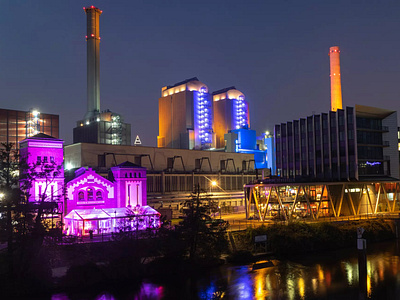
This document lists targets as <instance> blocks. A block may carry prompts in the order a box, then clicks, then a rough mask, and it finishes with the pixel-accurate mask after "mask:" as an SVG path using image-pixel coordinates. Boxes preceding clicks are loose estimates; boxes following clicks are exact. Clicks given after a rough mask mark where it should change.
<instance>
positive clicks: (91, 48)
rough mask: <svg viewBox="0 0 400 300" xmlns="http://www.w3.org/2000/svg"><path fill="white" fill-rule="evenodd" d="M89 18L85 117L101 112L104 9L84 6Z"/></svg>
mask: <svg viewBox="0 0 400 300" xmlns="http://www.w3.org/2000/svg"><path fill="white" fill-rule="evenodd" d="M83 9H84V10H85V13H86V18H87V35H86V42H87V112H86V114H85V119H88V118H91V117H93V116H95V115H96V114H98V113H99V112H100V28H99V23H100V22H99V19H100V15H101V13H102V11H101V10H100V9H98V8H97V7H94V6H90V7H84V8H83Z"/></svg>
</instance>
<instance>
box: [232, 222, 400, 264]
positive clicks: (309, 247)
mask: <svg viewBox="0 0 400 300" xmlns="http://www.w3.org/2000/svg"><path fill="white" fill-rule="evenodd" d="M358 227H363V228H364V229H365V233H364V238H365V239H366V240H367V243H376V242H381V241H386V240H390V239H394V238H395V234H396V231H395V221H385V220H383V219H374V220H360V221H346V222H335V223H328V222H322V223H303V222H290V223H288V224H280V223H279V224H278V223H277V224H273V225H269V226H260V227H257V228H248V229H247V230H245V231H241V232H234V233H232V239H231V241H232V240H233V243H234V244H235V248H236V249H237V251H241V252H243V253H244V252H253V250H254V247H255V237H256V236H260V235H266V236H267V250H268V251H270V252H273V253H274V254H275V255H277V256H282V257H286V256H293V255H302V254H306V253H313V252H321V251H326V250H336V249H340V248H347V247H354V245H356V241H357V228H358Z"/></svg>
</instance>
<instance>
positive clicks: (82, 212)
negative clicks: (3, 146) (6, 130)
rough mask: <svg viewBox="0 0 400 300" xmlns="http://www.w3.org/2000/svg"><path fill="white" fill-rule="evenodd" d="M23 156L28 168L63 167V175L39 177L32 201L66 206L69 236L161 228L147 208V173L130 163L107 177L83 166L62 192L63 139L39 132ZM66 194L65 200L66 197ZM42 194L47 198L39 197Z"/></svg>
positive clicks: (23, 144)
mask: <svg viewBox="0 0 400 300" xmlns="http://www.w3.org/2000/svg"><path fill="white" fill-rule="evenodd" d="M20 148H21V156H22V157H26V158H27V161H28V164H29V165H30V166H35V168H37V169H39V168H46V167H48V166H51V165H52V164H54V165H55V166H58V165H59V166H61V170H60V173H59V174H58V175H57V176H54V178H52V179H51V180H49V178H47V179H46V178H36V179H34V183H33V186H32V189H31V193H30V194H31V196H30V197H29V201H30V202H38V201H39V200H40V199H44V201H46V202H52V201H53V202H55V201H57V202H59V201H61V202H64V206H63V207H64V213H65V217H64V230H65V233H66V234H72V235H88V234H89V233H91V232H92V233H93V234H101V233H110V232H115V231H121V230H122V231H126V230H143V229H146V228H157V227H159V226H160V214H159V213H158V212H157V211H156V210H154V209H153V208H151V207H149V206H147V190H146V169H145V168H142V167H139V166H137V165H135V164H133V163H131V162H128V161H127V162H124V163H122V164H119V165H117V166H115V167H112V168H111V171H110V175H109V178H108V179H106V178H104V177H102V176H100V175H98V174H96V173H95V172H94V171H93V170H92V169H90V168H88V169H86V168H80V169H78V170H77V171H76V172H75V178H74V179H72V180H70V181H69V182H67V183H66V185H65V189H64V182H65V179H64V168H63V156H64V151H63V141H62V140H59V139H55V138H53V137H50V136H47V135H45V134H38V135H36V136H33V137H30V138H28V139H26V140H24V141H22V142H21V143H20ZM64 190H65V198H64V197H63V196H64ZM41 195H46V196H45V197H44V198H40V196H41Z"/></svg>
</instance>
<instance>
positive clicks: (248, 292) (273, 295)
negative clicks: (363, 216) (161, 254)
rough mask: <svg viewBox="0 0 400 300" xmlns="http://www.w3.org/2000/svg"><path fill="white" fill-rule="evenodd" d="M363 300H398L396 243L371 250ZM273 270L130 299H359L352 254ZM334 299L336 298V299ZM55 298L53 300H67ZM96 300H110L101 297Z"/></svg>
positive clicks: (227, 274)
mask: <svg viewBox="0 0 400 300" xmlns="http://www.w3.org/2000/svg"><path fill="white" fill-rule="evenodd" d="M367 259H368V261H367V274H366V277H364V278H365V280H366V281H365V285H366V291H365V296H366V297H368V298H376V299H396V298H400V259H399V247H398V245H397V242H389V243H381V244H379V245H374V246H370V247H369V249H368V255H367ZM273 262H274V265H275V266H274V267H269V268H264V269H260V270H257V271H251V265H246V266H239V267H226V266H223V267H221V268H219V269H218V270H215V271H213V272H212V273H211V274H208V275H204V276H202V277H199V278H195V279H187V280H186V279H185V280H183V282H182V283H179V285H178V286H180V287H181V288H179V289H178V290H179V291H175V290H176V289H177V288H176V287H177V285H176V282H175V283H174V284H169V283H164V284H153V283H149V282H144V283H143V284H142V286H141V288H140V290H139V291H138V292H136V293H135V294H134V295H133V296H132V298H129V299H135V300H136V299H155V300H158V299H163V298H164V297H165V298H168V299H194V297H197V298H198V299H241V300H242V299H243V300H244V299H314V298H326V297H328V296H329V298H331V299H342V297H344V298H346V299H349V298H355V299H357V298H358V297H359V293H360V291H359V273H358V257H357V251H356V250H355V249H350V250H342V251H337V252H329V253H326V254H322V255H313V256H309V257H305V258H302V259H298V260H296V261H293V260H288V261H278V260H274V261H273ZM335 297H336V298H335ZM67 299H69V298H68V297H66V296H65V295H55V296H53V298H52V300H67ZM93 299H95V300H114V299H116V298H114V297H113V296H112V295H110V294H102V295H99V296H98V297H97V298H93Z"/></svg>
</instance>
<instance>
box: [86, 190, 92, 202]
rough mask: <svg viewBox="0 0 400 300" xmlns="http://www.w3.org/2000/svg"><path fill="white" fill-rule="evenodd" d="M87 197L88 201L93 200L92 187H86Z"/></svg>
mask: <svg viewBox="0 0 400 300" xmlns="http://www.w3.org/2000/svg"><path fill="white" fill-rule="evenodd" d="M87 199H88V201H90V200H93V189H92V188H88V189H87Z"/></svg>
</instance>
